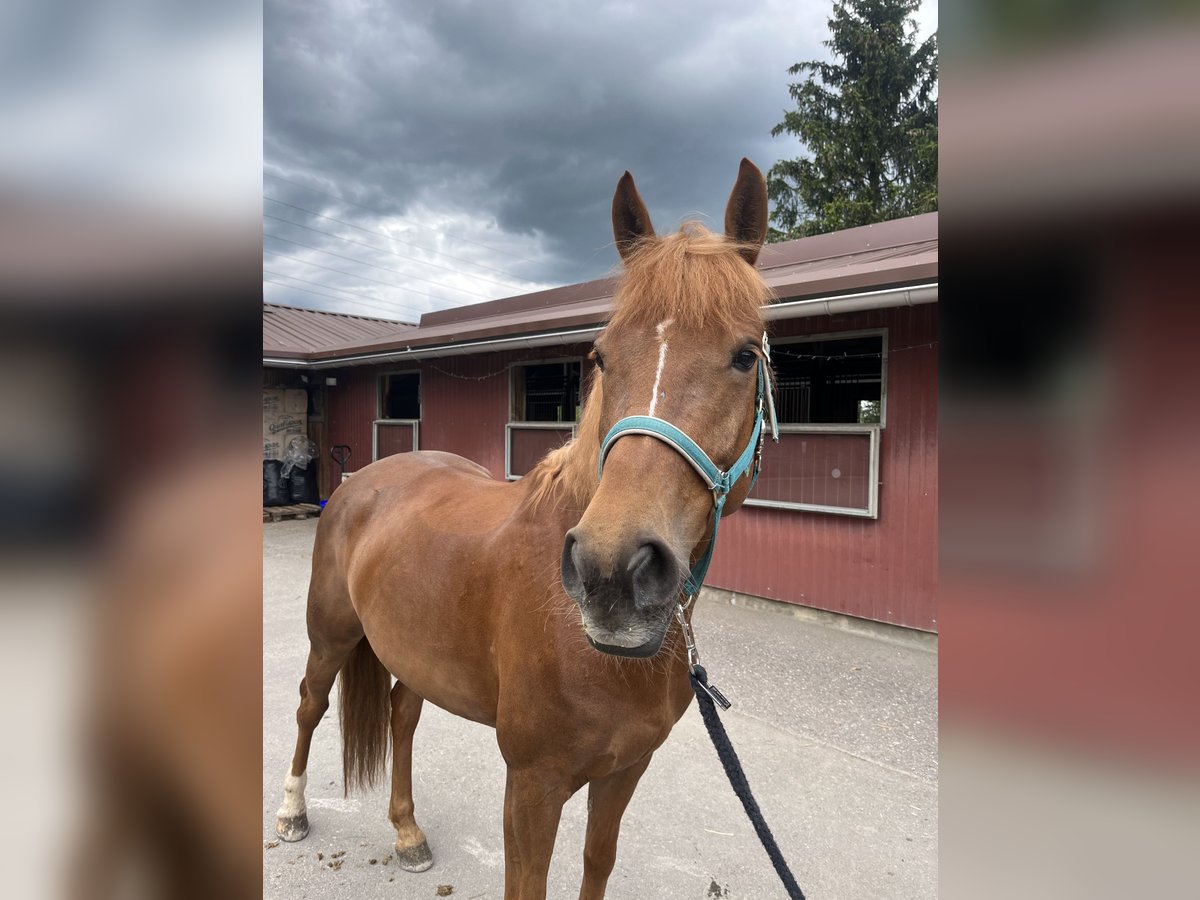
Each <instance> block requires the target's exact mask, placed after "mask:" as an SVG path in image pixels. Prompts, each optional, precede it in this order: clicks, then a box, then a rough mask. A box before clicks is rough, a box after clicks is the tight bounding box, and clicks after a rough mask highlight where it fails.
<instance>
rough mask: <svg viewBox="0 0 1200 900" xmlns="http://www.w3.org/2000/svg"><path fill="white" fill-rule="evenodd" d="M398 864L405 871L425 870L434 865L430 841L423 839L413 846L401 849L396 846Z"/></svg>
mask: <svg viewBox="0 0 1200 900" xmlns="http://www.w3.org/2000/svg"><path fill="white" fill-rule="evenodd" d="M396 865H398V866H399V867H400V868H402V869H403V870H404V871H405V872H424V871H425V870H426V869H428V868H429V867H430V866H432V865H433V853H432V851H430V849H429V842H428V841H421V843H419V844H417V845H416V846H413V847H406V848H404V849H403V850H401V849H400V848H399V847H397V848H396Z"/></svg>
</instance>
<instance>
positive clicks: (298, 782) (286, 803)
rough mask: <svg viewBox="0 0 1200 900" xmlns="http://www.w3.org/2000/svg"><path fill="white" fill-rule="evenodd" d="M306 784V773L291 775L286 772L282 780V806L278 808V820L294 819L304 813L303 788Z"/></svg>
mask: <svg viewBox="0 0 1200 900" xmlns="http://www.w3.org/2000/svg"><path fill="white" fill-rule="evenodd" d="M307 784H308V773H307V772H305V773H304V774H302V775H293V774H292V773H291V772H288V775H287V778H285V779H283V806H281V807H279V813H278V815H279V818H281V819H294V818H296V816H299V815H302V814H303V813H304V812H306V807H305V805H304V788H305V786H306V785H307Z"/></svg>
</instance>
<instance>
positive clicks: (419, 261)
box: [263, 197, 513, 291]
mask: <svg viewBox="0 0 1200 900" xmlns="http://www.w3.org/2000/svg"><path fill="white" fill-rule="evenodd" d="M263 199H265V200H270V199H271V198H270V197H265V198H263ZM297 208H299V207H297ZM263 218H264V219H274V220H275V221H276V222H283V223H284V224H285V225H291V226H292V227H294V228H303V229H304V230H305V231H313V232H316V233H317V234H323V235H325V236H326V237H331V238H336V239H337V240H339V241H345V242H346V243H348V244H357V245H358V246H360V247H366V248H367V249H368V250H374V251H375V252H376V253H387V254H389V255H390V256H394V257H396V258H397V259H407V260H409V261H411V262H415V263H417V264H418V265H422V266H433V267H434V268H435V269H444V270H445V271H447V272H453V273H454V274H456V275H466V276H468V277H470V278H474V279H477V280H478V281H486V282H488V283H489V284H494V285H496V286H498V287H501V288H503V289H504V290H506V291H510V290H512V289H513V287H512V285H511V284H507V283H505V282H503V281H496V279H494V278H488V277H486V276H484V275H476V274H475V273H474V272H464V271H462V270H461V269H453V268H451V267H450V266H443V265H439V264H438V263H435V262H428V261H427V260H423V259H417V257H415V256H406V255H405V254H403V253H397V252H396V251H394V250H388V249H387V248H385V247H380V246H377V245H376V244H368V243H367V242H366V241H356V240H354V238H348V237H345V236H343V235H340V234H337V233H336V232H333V231H324V230H322V229H320V228H313V227H312V226H311V225H302V224H300V223H299V222H293V221H292V220H291V219H284V218H282V217H281V216H273V215H271V214H270V213H263ZM401 243H405V242H404V241H401Z"/></svg>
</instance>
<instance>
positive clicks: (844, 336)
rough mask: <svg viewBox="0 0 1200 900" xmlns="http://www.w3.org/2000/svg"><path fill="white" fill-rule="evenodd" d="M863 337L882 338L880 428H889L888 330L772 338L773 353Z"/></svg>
mask: <svg viewBox="0 0 1200 900" xmlns="http://www.w3.org/2000/svg"><path fill="white" fill-rule="evenodd" d="M861 337H879V338H882V339H883V340H882V345H881V352H880V355H879V363H880V369H879V427H880V428H886V427H887V411H888V402H887V396H888V391H887V388H888V329H887V328H886V327H883V328H859V329H857V330H854V331H829V332H821V333H819V334H798V335H794V336H791V335H789V336H788V337H779V338H775V337H773V338H771V352H772V353H774V352H775V351H776V350H778V349H781V348H784V347H788V346H792V345H795V344H815V343H817V342H819V341H840V340H850V339H852V338H861ZM789 424H795V425H806V426H808V425H837V426H839V427H841V426H845V425H859V424H864V423H860V422H794V423H789ZM779 425H780V430H782V428H783V423H782V422H780V423H779Z"/></svg>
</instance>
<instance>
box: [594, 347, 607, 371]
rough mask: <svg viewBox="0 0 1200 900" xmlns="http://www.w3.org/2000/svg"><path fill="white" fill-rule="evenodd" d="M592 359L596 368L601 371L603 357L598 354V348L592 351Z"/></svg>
mask: <svg viewBox="0 0 1200 900" xmlns="http://www.w3.org/2000/svg"><path fill="white" fill-rule="evenodd" d="M592 361H593V362H595V363H596V368H597V369H599V370H600V371H601V372H603V371H604V357H603V356H601V355H600V351H599V350H593V351H592Z"/></svg>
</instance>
